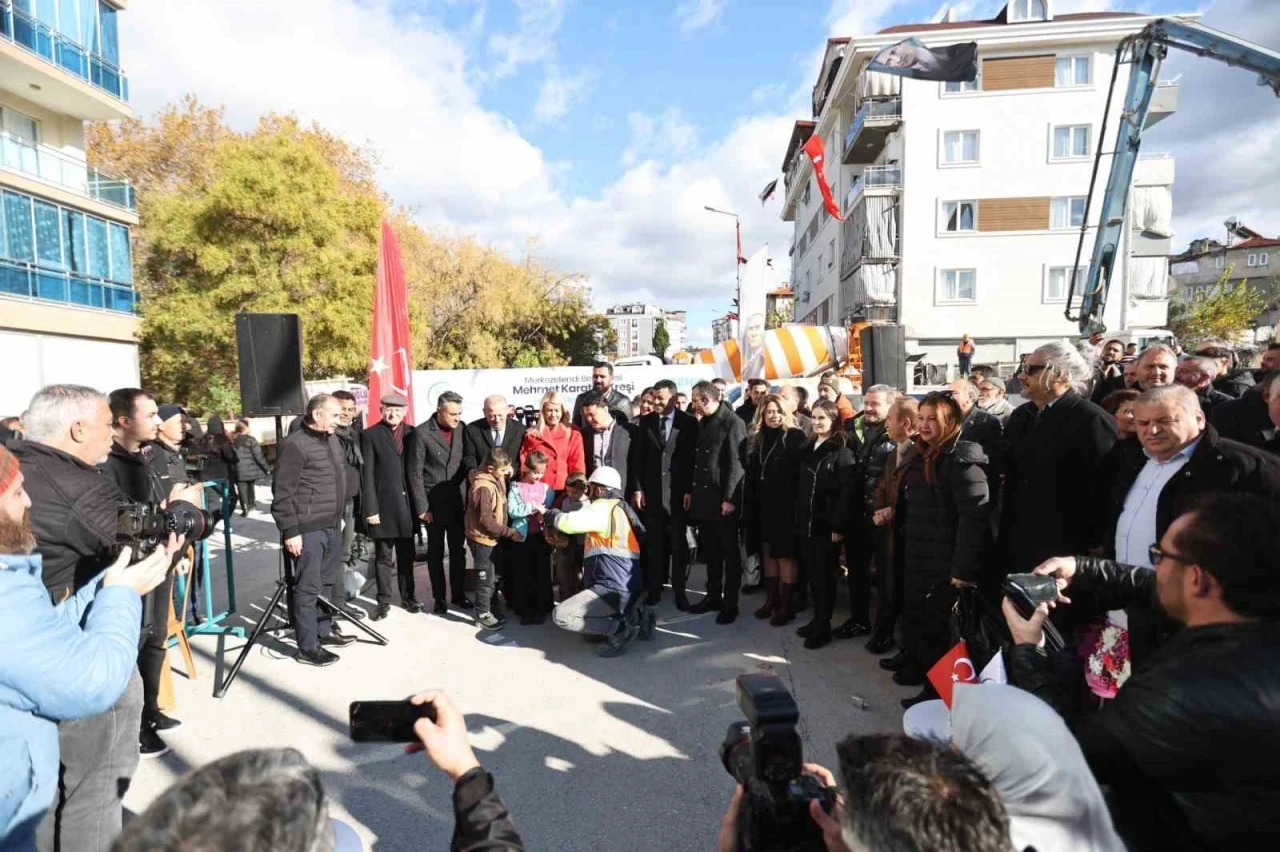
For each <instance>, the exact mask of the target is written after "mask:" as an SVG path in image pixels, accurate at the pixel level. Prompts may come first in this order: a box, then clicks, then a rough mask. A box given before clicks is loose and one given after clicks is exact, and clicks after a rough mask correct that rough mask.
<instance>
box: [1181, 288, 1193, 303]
mask: <svg viewBox="0 0 1280 852" xmlns="http://www.w3.org/2000/svg"><path fill="white" fill-rule="evenodd" d="M1182 300H1183V301H1184V302H1190V301H1191V288H1190V287H1183V288H1182Z"/></svg>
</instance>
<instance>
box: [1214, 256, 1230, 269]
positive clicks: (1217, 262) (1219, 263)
mask: <svg viewBox="0 0 1280 852" xmlns="http://www.w3.org/2000/svg"><path fill="white" fill-rule="evenodd" d="M1226 265H1227V259H1226V258H1225V257H1223V256H1222V255H1218V256H1217V257H1215V258H1214V259H1213V268H1214V269H1222V268H1223V267H1225V266H1226Z"/></svg>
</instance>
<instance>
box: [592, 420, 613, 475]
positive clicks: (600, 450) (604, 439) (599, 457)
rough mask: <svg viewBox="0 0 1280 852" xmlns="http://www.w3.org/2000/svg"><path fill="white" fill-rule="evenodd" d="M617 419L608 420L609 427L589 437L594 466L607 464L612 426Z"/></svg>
mask: <svg viewBox="0 0 1280 852" xmlns="http://www.w3.org/2000/svg"><path fill="white" fill-rule="evenodd" d="M617 424H618V421H617V420H610V421H609V428H607V429H605V430H604V431H603V432H596V433H595V434H594V435H593V436H592V438H591V447H592V449H591V451H592V453H593V454H594V455H595V462H596V467H606V466H609V448H610V447H612V446H613V428H614V426H616V425H617Z"/></svg>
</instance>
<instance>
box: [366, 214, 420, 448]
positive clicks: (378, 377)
mask: <svg viewBox="0 0 1280 852" xmlns="http://www.w3.org/2000/svg"><path fill="white" fill-rule="evenodd" d="M412 353H413V345H412V343H411V341H410V339H409V293H408V289H407V288H406V286H405V280H404V265H403V264H402V263H401V262H400V243H399V242H398V241H397V240H396V235H395V232H394V231H392V230H391V225H390V223H388V222H385V221H384V222H383V223H382V245H381V249H380V251H379V253H378V282H377V289H376V290H375V291H374V297H373V346H372V347H371V349H370V358H371V360H370V363H369V416H368V418H367V419H366V421H365V422H366V423H368V424H369V425H373V424H374V423H377V422H378V421H379V420H381V419H382V410H381V402H382V397H383V395H384V394H389V393H398V394H400V395H401V396H403V397H404V398H405V399H407V400H408V401H409V407H408V409H407V410H406V411H405V421H406V422H408V423H415V422H417V421H416V420H414V417H413V364H412V360H413V359H412Z"/></svg>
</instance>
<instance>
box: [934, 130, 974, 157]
mask: <svg viewBox="0 0 1280 852" xmlns="http://www.w3.org/2000/svg"><path fill="white" fill-rule="evenodd" d="M979 154H980V151H979V139H978V131H976V130H948V131H947V132H945V133H943V134H942V162H943V164H944V165H948V166H951V165H961V164H966V163H976V162H978V156H979Z"/></svg>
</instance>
